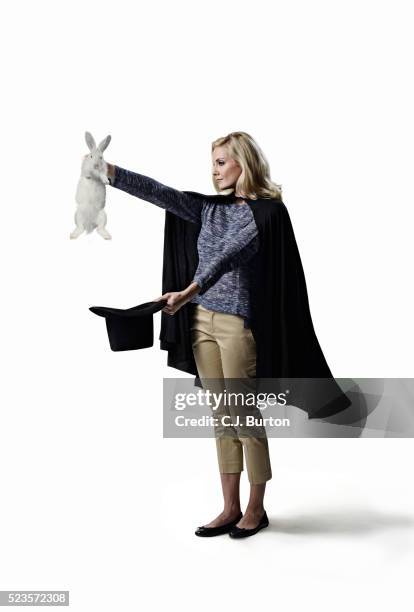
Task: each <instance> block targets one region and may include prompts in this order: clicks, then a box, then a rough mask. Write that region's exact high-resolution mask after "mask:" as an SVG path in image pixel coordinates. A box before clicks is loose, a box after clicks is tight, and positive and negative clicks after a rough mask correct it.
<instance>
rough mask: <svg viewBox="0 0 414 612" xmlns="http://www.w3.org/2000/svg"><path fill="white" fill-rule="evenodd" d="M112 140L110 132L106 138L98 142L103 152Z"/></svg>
mask: <svg viewBox="0 0 414 612" xmlns="http://www.w3.org/2000/svg"><path fill="white" fill-rule="evenodd" d="M110 142H111V137H110V135H109V134H108V136H107V137H106V138H104V139H103V140H102V142H100V143H99V144H98V149H100V150H101V151H102V153H103V152H104V151H105V149H106V147H107V146H108V145H109V143H110Z"/></svg>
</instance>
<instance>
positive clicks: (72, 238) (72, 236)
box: [70, 227, 83, 240]
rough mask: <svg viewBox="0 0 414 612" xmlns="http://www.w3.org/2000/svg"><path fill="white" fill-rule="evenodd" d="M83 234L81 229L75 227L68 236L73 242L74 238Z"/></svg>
mask: <svg viewBox="0 0 414 612" xmlns="http://www.w3.org/2000/svg"><path fill="white" fill-rule="evenodd" d="M82 232H83V227H77V228H75V229H74V230H73V232H72V233H71V234H70V239H71V240H74V239H75V238H79V236H80V235H81V234H82Z"/></svg>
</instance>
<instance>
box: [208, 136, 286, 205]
mask: <svg viewBox="0 0 414 612" xmlns="http://www.w3.org/2000/svg"><path fill="white" fill-rule="evenodd" d="M221 146H226V147H227V151H228V154H229V156H230V157H231V158H232V159H234V160H235V161H236V162H237V163H238V164H239V165H240V167H241V169H242V171H241V174H240V176H239V178H238V180H237V183H236V185H235V188H234V189H233V188H232V187H230V188H229V189H223V190H221V191H220V189H219V184H218V183H217V181H216V179H215V177H214V175H213V184H214V188H215V190H216V191H217V193H221V194H223V195H229V194H231V193H233V192H237V193H242V194H244V197H246V198H248V199H249V200H257V199H258V198H271V199H277V200H281V199H282V185H278V184H277V183H274V182H273V181H272V180H271V179H270V168H269V163H268V161H267V159H266V157H265V156H264V153H263V151H262V150H261V148H260V147H259V145H258V144H257V142H256V141H255V140H254V138H252V137H251V136H250V134H247V133H246V132H231V133H230V134H227V136H222V137H221V138H217V139H216V140H214V142H213V143H212V144H211V152H212V153H213V151H214V149H215V148H216V147H221Z"/></svg>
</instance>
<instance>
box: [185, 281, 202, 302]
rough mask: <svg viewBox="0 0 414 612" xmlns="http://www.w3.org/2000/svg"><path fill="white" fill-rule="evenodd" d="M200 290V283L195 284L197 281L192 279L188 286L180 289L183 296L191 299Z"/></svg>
mask: <svg viewBox="0 0 414 612" xmlns="http://www.w3.org/2000/svg"><path fill="white" fill-rule="evenodd" d="M200 290H201V287H200V285H197V283H196V282H194V281H193V282H192V283H191V284H190V285H188V287H186V288H185V289H184V290H183V291H182V294H183V296H184V297H186V298H188V299H189V300H191V299H192V298H193V297H194V296H195V295H197V293H199V291H200Z"/></svg>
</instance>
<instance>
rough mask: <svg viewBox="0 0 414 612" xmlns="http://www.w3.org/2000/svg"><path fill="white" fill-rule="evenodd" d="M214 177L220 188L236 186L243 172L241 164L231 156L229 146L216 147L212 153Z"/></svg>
mask: <svg viewBox="0 0 414 612" xmlns="http://www.w3.org/2000/svg"><path fill="white" fill-rule="evenodd" d="M212 162H213V177H214V178H215V180H216V181H217V185H218V187H219V189H220V190H222V189H228V188H229V187H234V186H235V185H236V181H237V179H238V178H239V176H240V174H241V173H242V169H241V167H240V166H239V164H238V163H237V162H236V161H235V160H234V159H232V158H231V157H229V154H228V152H227V147H226V146H222V147H216V148H215V149H214V151H213V153H212Z"/></svg>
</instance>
